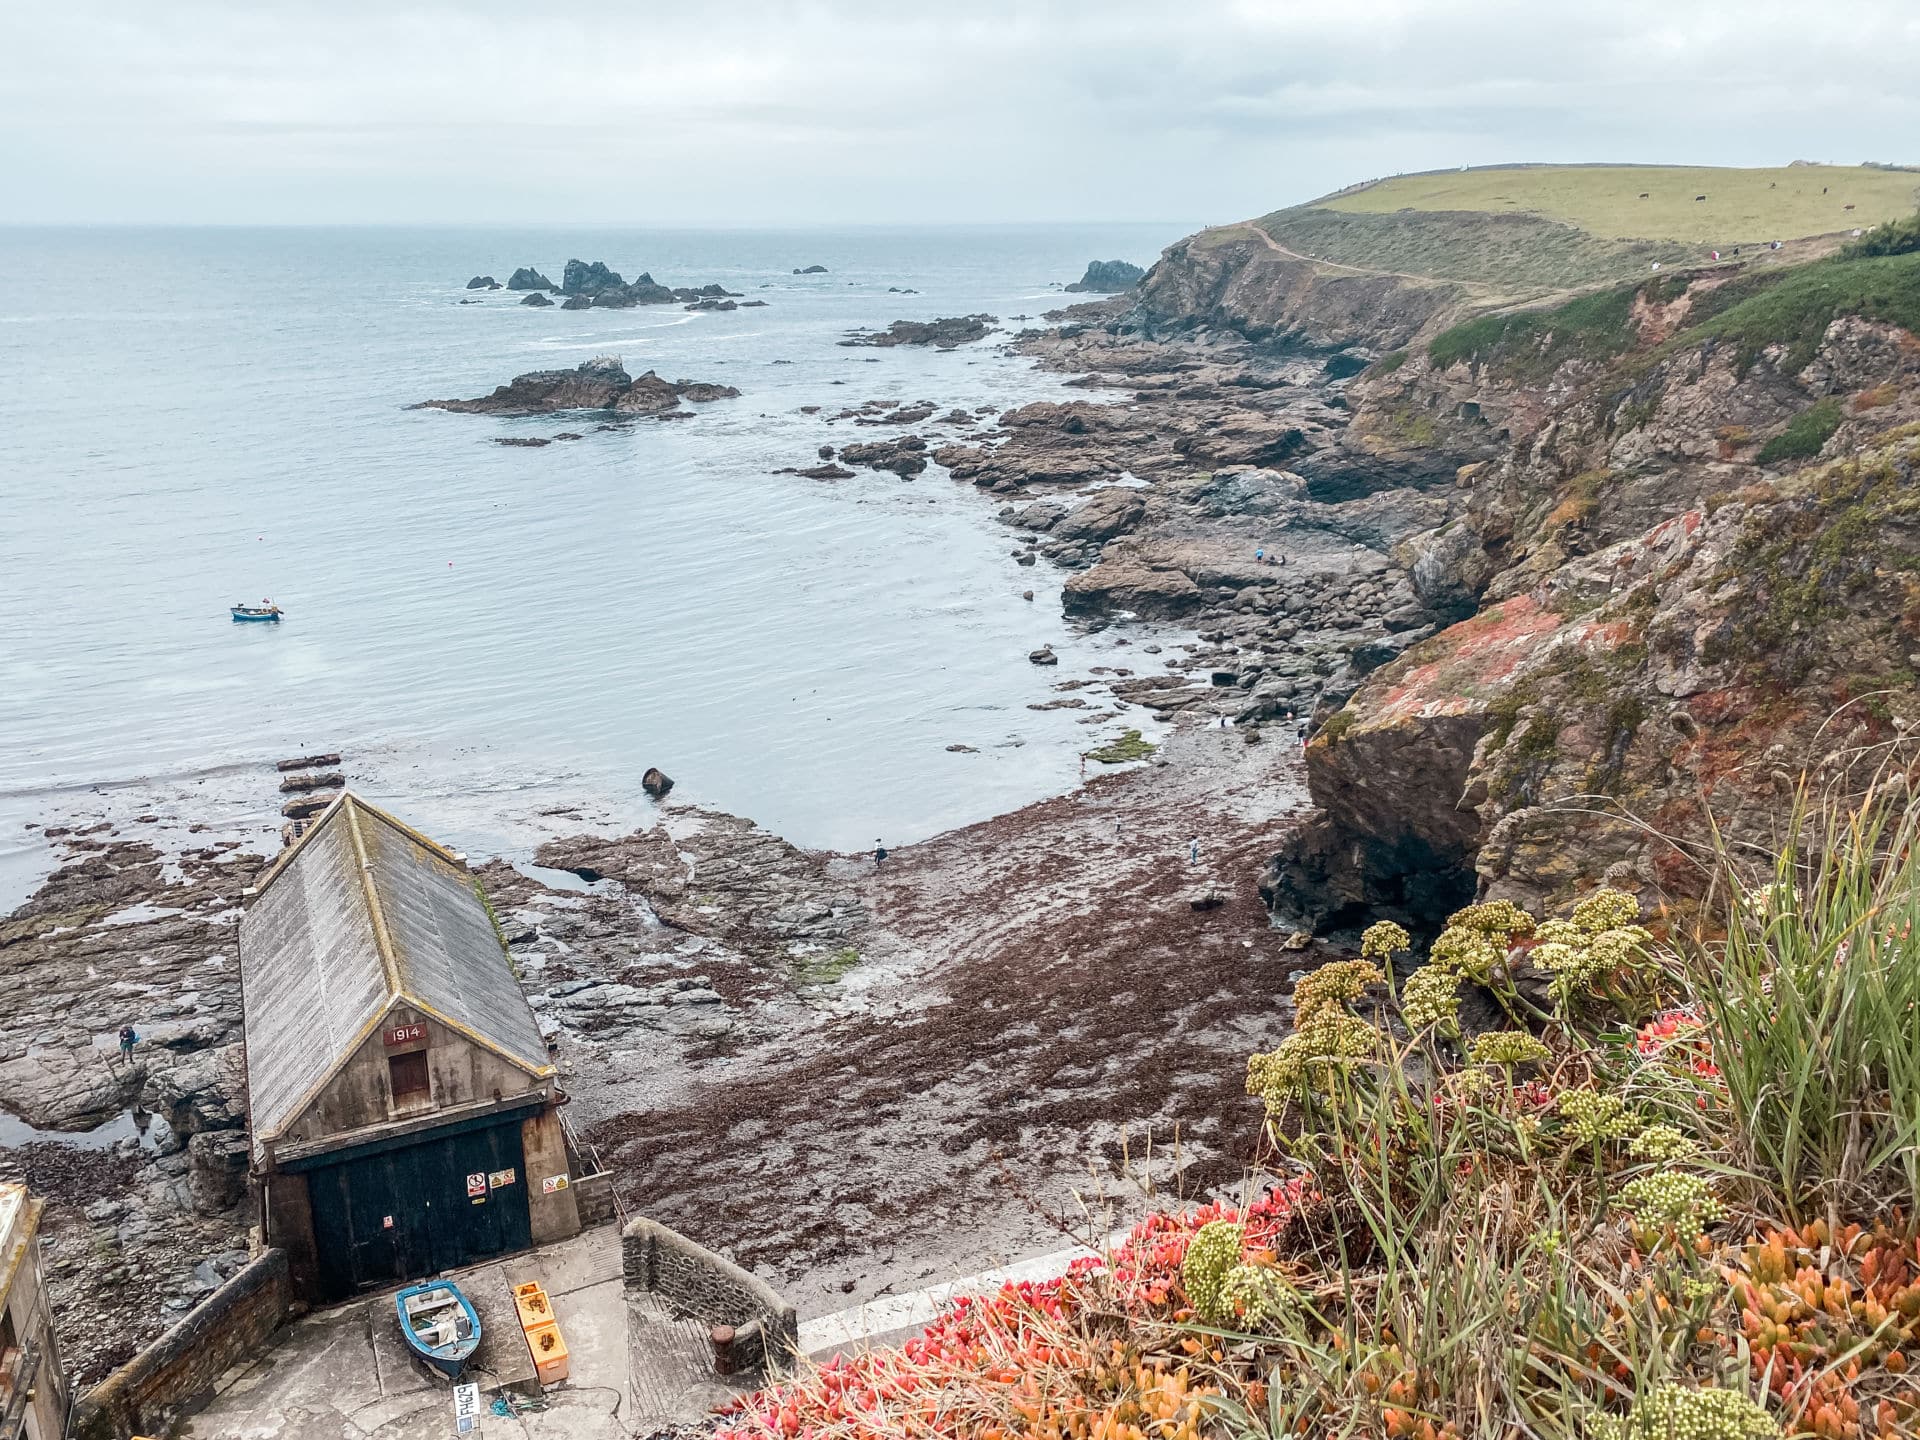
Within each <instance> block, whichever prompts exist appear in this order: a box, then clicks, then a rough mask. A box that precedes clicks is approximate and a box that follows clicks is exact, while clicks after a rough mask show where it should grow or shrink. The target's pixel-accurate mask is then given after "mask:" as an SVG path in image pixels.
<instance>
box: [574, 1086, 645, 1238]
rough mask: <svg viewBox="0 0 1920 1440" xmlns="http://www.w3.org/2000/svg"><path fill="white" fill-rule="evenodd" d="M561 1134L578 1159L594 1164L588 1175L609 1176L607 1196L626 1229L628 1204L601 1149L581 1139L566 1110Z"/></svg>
mask: <svg viewBox="0 0 1920 1440" xmlns="http://www.w3.org/2000/svg"><path fill="white" fill-rule="evenodd" d="M560 1132H561V1133H562V1134H563V1135H565V1136H566V1137H567V1149H568V1150H570V1151H571V1152H573V1154H574V1156H575V1157H576V1158H578V1159H581V1160H588V1161H591V1162H592V1164H593V1169H592V1170H591V1171H590V1172H588V1173H590V1174H593V1175H605V1176H607V1194H608V1195H610V1196H612V1197H613V1213H614V1214H616V1215H618V1216H619V1217H620V1224H621V1227H622V1228H623V1229H624V1228H625V1226H626V1224H627V1221H628V1220H630V1219H631V1218H632V1217H631V1216H629V1215H628V1214H627V1207H626V1204H625V1202H624V1201H622V1200H621V1198H620V1187H619V1186H617V1185H615V1184H614V1183H613V1176H612V1173H611V1172H610V1171H609V1170H608V1169H607V1162H606V1161H605V1160H603V1159H602V1158H601V1156H600V1147H599V1146H598V1145H595V1144H594V1143H593V1142H592V1141H590V1140H582V1139H581V1138H580V1132H579V1131H577V1130H575V1129H574V1128H573V1121H571V1120H569V1119H568V1118H567V1112H566V1111H565V1110H562V1111H560Z"/></svg>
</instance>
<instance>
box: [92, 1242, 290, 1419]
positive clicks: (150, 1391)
mask: <svg viewBox="0 0 1920 1440" xmlns="http://www.w3.org/2000/svg"><path fill="white" fill-rule="evenodd" d="M291 1303H292V1301H291V1292H290V1290H289V1287H288V1283H287V1257H286V1256H285V1255H284V1254H283V1253H281V1252H280V1251H278V1250H269V1251H267V1252H266V1253H265V1254H264V1255H262V1256H261V1257H260V1258H259V1259H257V1260H255V1261H254V1262H253V1263H252V1264H250V1265H248V1266H247V1267H246V1268H245V1269H243V1270H241V1271H240V1273H239V1274H237V1275H235V1276H234V1277H233V1278H232V1279H231V1280H229V1281H227V1283H226V1284H224V1285H222V1286H221V1287H220V1288H219V1289H218V1290H216V1291H214V1292H213V1294H211V1295H209V1296H208V1297H207V1298H206V1299H205V1300H203V1301H202V1302H201V1303H200V1304H199V1305H197V1306H195V1307H194V1308H193V1310H191V1311H190V1312H189V1313H188V1315H187V1318H186V1319H184V1320H182V1321H181V1322H180V1323H179V1324H178V1325H176V1326H174V1327H173V1328H172V1329H171V1330H169V1331H167V1333H166V1334H164V1335H162V1336H161V1337H160V1338H159V1339H158V1340H156V1341H154V1342H153V1343H152V1344H151V1345H149V1346H147V1348H146V1349H144V1350H142V1351H141V1352H140V1353H139V1354H138V1355H136V1356H134V1357H133V1359H131V1360H129V1361H128V1362H127V1363H126V1364H125V1365H122V1366H121V1367H120V1368H119V1369H118V1370H116V1371H114V1372H113V1374H111V1375H109V1376H108V1377H107V1378H106V1379H105V1380H103V1381H101V1382H100V1383H99V1384H98V1385H96V1386H94V1387H93V1389H91V1390H89V1391H88V1392H87V1394H86V1396H85V1397H84V1398H83V1399H82V1400H81V1401H80V1404H79V1405H78V1406H77V1407H76V1408H75V1410H74V1419H73V1436H74V1440H128V1437H130V1436H133V1435H167V1434H171V1433H172V1430H173V1427H174V1426H175V1425H176V1424H177V1423H178V1422H179V1420H180V1418H181V1417H182V1416H183V1415H184V1414H186V1413H187V1412H188V1411H189V1410H191V1409H192V1408H193V1406H194V1405H195V1404H197V1403H198V1402H200V1401H202V1400H203V1399H204V1398H205V1397H206V1396H207V1395H208V1394H210V1393H211V1392H212V1390H213V1384H214V1382H215V1381H216V1380H218V1379H219V1378H220V1376H221V1375H223V1374H224V1373H226V1371H227V1370H228V1369H229V1368H231V1367H232V1366H233V1365H235V1364H237V1363H239V1362H240V1361H241V1360H244V1359H248V1358H250V1357H251V1356H253V1355H254V1354H255V1353H257V1352H258V1351H259V1349H260V1348H261V1347H262V1346H263V1345H265V1344H266V1343H267V1340H268V1339H269V1337H271V1336H272V1334H273V1332H274V1331H276V1330H278V1329H279V1328H280V1326H281V1325H282V1324H283V1323H285V1321H286V1319H287V1315H288V1312H289V1309H290V1307H291Z"/></svg>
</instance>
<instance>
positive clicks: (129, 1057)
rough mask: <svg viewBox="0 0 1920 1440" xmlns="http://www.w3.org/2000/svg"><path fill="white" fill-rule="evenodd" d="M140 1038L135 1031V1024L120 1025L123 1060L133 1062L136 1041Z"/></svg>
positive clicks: (121, 1055)
mask: <svg viewBox="0 0 1920 1440" xmlns="http://www.w3.org/2000/svg"><path fill="white" fill-rule="evenodd" d="M139 1038H140V1037H139V1036H138V1035H136V1034H134V1033H133V1026H131V1025H122V1026H121V1027H120V1059H121V1061H122V1062H124V1063H127V1064H131V1063H132V1061H133V1046H134V1042H135V1041H137V1040H138V1039H139Z"/></svg>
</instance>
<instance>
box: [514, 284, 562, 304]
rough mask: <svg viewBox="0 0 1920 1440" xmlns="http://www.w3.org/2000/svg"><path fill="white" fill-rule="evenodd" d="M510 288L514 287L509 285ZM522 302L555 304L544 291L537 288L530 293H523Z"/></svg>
mask: <svg viewBox="0 0 1920 1440" xmlns="http://www.w3.org/2000/svg"><path fill="white" fill-rule="evenodd" d="M508 288H512V287H508ZM520 303H521V304H522V305H534V306H539V305H551V304H553V301H551V300H549V299H548V298H547V297H546V296H545V295H544V294H543V293H542V292H540V291H538V290H535V291H532V292H530V293H529V294H526V295H522V296H521V297H520Z"/></svg>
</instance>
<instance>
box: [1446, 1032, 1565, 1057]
mask: <svg viewBox="0 0 1920 1440" xmlns="http://www.w3.org/2000/svg"><path fill="white" fill-rule="evenodd" d="M1552 1054H1553V1052H1552V1051H1551V1050H1549V1049H1547V1047H1546V1046H1545V1045H1543V1044H1542V1043H1541V1042H1540V1041H1539V1040H1538V1039H1536V1038H1535V1037H1534V1036H1532V1035H1529V1034H1528V1033H1527V1032H1526V1031H1524V1030H1490V1031H1488V1032H1487V1033H1486V1034H1485V1035H1476V1036H1475V1037H1474V1040H1473V1044H1472V1045H1471V1046H1469V1047H1468V1049H1467V1058H1468V1059H1469V1060H1472V1061H1473V1062H1474V1063H1475V1064H1476V1065H1529V1064H1532V1063H1534V1062H1536V1061H1540V1060H1545V1059H1547V1058H1549V1057H1550V1056H1551V1055H1552Z"/></svg>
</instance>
